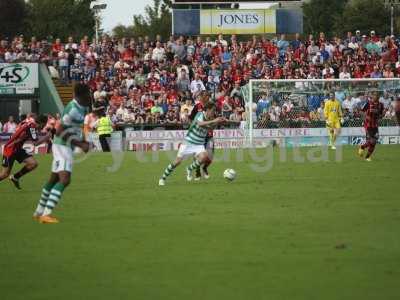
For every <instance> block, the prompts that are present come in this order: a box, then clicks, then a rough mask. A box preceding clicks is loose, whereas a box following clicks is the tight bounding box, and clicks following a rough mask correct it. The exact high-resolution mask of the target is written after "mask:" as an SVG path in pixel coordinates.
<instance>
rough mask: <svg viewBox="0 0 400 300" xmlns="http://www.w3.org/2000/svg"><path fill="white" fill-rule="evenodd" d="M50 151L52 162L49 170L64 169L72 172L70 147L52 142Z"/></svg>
mask: <svg viewBox="0 0 400 300" xmlns="http://www.w3.org/2000/svg"><path fill="white" fill-rule="evenodd" d="M52 151H53V163H52V165H51V172H53V173H58V172H62V171H66V172H69V173H72V165H73V163H74V157H73V153H72V149H71V148H69V147H67V146H63V145H57V144H53V147H52Z"/></svg>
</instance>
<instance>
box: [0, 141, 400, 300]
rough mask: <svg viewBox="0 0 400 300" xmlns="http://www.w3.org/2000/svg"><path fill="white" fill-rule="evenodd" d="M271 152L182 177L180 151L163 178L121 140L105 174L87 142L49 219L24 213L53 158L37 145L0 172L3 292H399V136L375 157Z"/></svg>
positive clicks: (355, 299)
mask: <svg viewBox="0 0 400 300" xmlns="http://www.w3.org/2000/svg"><path fill="white" fill-rule="evenodd" d="M309 151H310V149H301V155H303V157H304V156H305V155H306V154H307V153H309ZM262 152H263V151H261V150H260V151H258V154H259V155H261V154H262ZM281 154H282V153H279V152H278V151H275V152H274V154H273V155H274V156H273V157H274V164H273V168H272V170H271V171H270V172H268V173H266V174H261V173H256V172H254V171H252V170H251V169H250V167H249V165H250V164H251V159H250V154H249V152H246V153H245V155H244V161H243V162H218V163H215V164H213V165H212V166H211V167H210V173H211V176H212V177H211V179H210V180H208V181H201V182H192V183H186V182H185V166H186V165H187V164H189V163H190V161H187V162H186V163H185V164H184V165H183V166H180V167H179V168H178V169H177V170H176V172H175V173H174V174H173V175H172V176H171V178H169V179H168V181H167V185H166V186H165V187H158V186H157V183H158V178H159V176H161V174H162V172H163V170H164V169H165V167H166V166H167V164H168V162H169V160H168V159H167V157H166V153H160V160H159V162H148V163H141V162H138V161H137V160H136V158H135V156H134V154H132V153H126V154H125V156H124V157H123V159H122V161H123V164H122V167H121V168H120V169H118V171H116V172H114V173H110V172H107V170H106V168H107V167H110V165H111V164H112V159H111V156H110V155H108V154H95V155H92V156H90V157H89V158H88V159H87V160H85V161H83V162H82V163H80V164H77V165H76V166H75V169H74V174H73V181H72V185H71V186H70V187H69V188H68V189H67V191H66V192H65V195H64V197H63V199H62V200H61V203H60V206H59V207H58V208H57V210H56V211H55V215H56V216H57V217H59V218H60V219H61V223H60V224H58V225H40V224H37V223H35V222H33V221H32V219H31V213H32V212H33V210H34V208H35V206H36V204H37V202H38V200H39V197H40V191H41V188H42V184H43V183H44V182H45V180H46V179H47V177H48V175H49V170H50V163H51V157H50V156H43V157H38V159H39V162H40V166H39V168H38V169H37V170H36V171H35V173H33V174H30V175H28V176H27V177H26V178H24V179H23V180H22V182H21V184H22V187H23V190H22V191H16V190H15V189H14V188H13V186H12V185H11V184H10V183H9V182H6V181H5V182H1V183H0V212H1V217H0V219H1V222H0V236H1V240H0V298H1V299H4V300H19V299H21V300H27V299H29V300H36V299H37V300H39V299H40V300H43V299H59V300H64V299H65V300H71V299H101V300H102V299H105V300H106V299H107V300H109V299H135V300H136V299H149V300H156V299H163V300H169V299H171V300H177V299H185V300H187V299H191V300H197V299H199V300H200V299H201V300H204V299H207V300H209V299H218V300H221V299H229V300H236V299H238V300H239V299H272V300H275V299H278V300H281V299H291V300H292V299H296V300H297V299H299V300H303V299H304V300H312V299H315V300H320V299H324V300H327V299H328V300H330V299H332V300H333V299H335V300H336V299H338V300H343V299H349V300H369V299H371V300H376V299H385V300H391V299H393V300H394V299H399V291H400V290H399V282H400V226H399V224H400V202H399V195H398V186H399V182H400V175H399V174H400V148H399V147H398V146H378V148H377V152H376V155H375V156H374V161H373V162H371V163H367V162H365V161H361V160H360V159H359V158H358V157H357V156H356V155H355V148H350V147H349V148H345V150H344V152H343V162H334V161H333V153H332V152H331V153H330V161H329V162H317V163H311V162H308V163H298V162H295V161H293V152H292V151H289V152H288V153H287V154H288V157H289V158H288V161H286V162H282V161H280V159H279V157H280V155H281ZM219 156H221V153H219ZM145 158H147V159H148V160H150V161H151V156H150V155H149V154H147V155H146V156H145ZM142 160H143V157H142ZM259 166H260V165H259ZM227 168H233V169H235V170H236V172H237V173H238V177H237V180H236V181H234V182H232V183H228V182H226V181H225V180H224V179H223V178H222V173H223V170H225V169H227Z"/></svg>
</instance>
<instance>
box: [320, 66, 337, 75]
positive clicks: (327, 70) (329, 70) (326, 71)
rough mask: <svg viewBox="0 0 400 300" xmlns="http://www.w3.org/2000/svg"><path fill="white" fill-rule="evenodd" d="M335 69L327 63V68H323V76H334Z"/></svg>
mask: <svg viewBox="0 0 400 300" xmlns="http://www.w3.org/2000/svg"><path fill="white" fill-rule="evenodd" d="M334 73H335V71H334V70H333V69H332V67H330V66H329V65H328V64H326V65H325V68H324V69H323V70H322V77H324V78H332V77H333V74H334Z"/></svg>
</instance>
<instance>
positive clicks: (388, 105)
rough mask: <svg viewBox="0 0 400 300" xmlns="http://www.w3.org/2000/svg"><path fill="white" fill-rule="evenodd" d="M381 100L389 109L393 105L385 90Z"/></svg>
mask: <svg viewBox="0 0 400 300" xmlns="http://www.w3.org/2000/svg"><path fill="white" fill-rule="evenodd" d="M379 102H381V103H382V104H383V106H384V107H385V109H387V108H388V107H390V106H391V102H392V99H391V97H390V95H389V93H388V92H387V91H384V92H383V95H382V96H381V98H380V99H379Z"/></svg>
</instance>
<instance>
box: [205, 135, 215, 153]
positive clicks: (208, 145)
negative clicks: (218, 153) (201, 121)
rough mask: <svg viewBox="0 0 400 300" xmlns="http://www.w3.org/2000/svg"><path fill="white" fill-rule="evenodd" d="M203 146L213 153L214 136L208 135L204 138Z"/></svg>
mask: <svg viewBox="0 0 400 300" xmlns="http://www.w3.org/2000/svg"><path fill="white" fill-rule="evenodd" d="M204 147H205V148H206V150H211V151H212V153H214V151H215V145H214V137H212V136H208V137H207V138H206V143H205V144H204Z"/></svg>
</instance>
